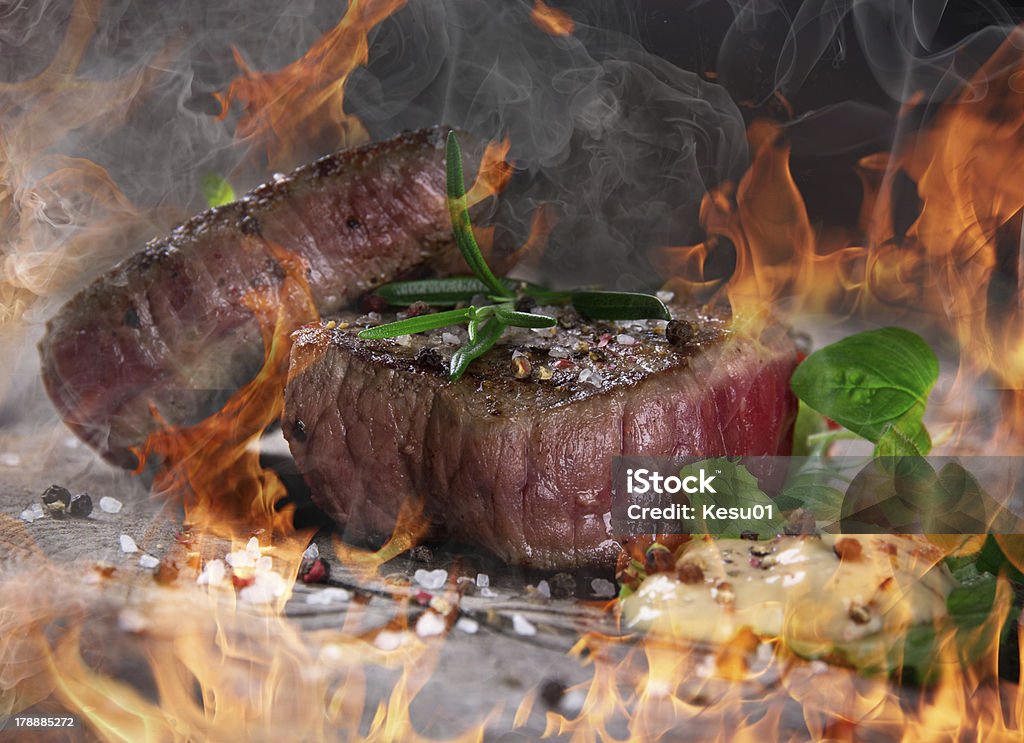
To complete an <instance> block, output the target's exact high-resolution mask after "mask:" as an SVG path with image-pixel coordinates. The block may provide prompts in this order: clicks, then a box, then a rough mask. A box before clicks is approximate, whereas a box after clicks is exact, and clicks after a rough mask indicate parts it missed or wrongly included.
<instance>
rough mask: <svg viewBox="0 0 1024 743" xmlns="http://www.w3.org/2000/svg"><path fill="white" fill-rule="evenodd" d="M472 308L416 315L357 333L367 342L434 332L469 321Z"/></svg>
mask: <svg viewBox="0 0 1024 743" xmlns="http://www.w3.org/2000/svg"><path fill="white" fill-rule="evenodd" d="M473 309H474V308H472V307H466V308H464V309H461V310H448V311H447V312H435V313H433V314H430V315H417V316H416V317H407V318H406V319H405V320H398V321H397V322H389V323H387V324H386V325H378V326H377V327H374V328H367V329H366V330H362V331H360V332H359V337H360V338H365V339H368V340H373V339H379V338H394V337H396V336H399V335H411V334H413V333H422V332H423V331H425V330H436V329H437V328H446V327H448V326H449V325H461V324H462V323H464V322H467V321H468V320H470V319H471V317H472V313H473Z"/></svg>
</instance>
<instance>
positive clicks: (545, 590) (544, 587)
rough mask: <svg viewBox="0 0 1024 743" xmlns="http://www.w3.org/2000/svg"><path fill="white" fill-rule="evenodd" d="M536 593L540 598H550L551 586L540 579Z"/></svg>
mask: <svg viewBox="0 0 1024 743" xmlns="http://www.w3.org/2000/svg"><path fill="white" fill-rule="evenodd" d="M537 595H538V596H540V597H541V598H542V599H549V598H551V586H550V585H549V584H548V582H547V581H546V580H542V581H541V582H540V583H538V584H537Z"/></svg>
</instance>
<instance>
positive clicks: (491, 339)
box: [449, 317, 506, 382]
mask: <svg viewBox="0 0 1024 743" xmlns="http://www.w3.org/2000/svg"><path fill="white" fill-rule="evenodd" d="M505 327H506V326H505V324H504V323H503V322H501V321H500V320H499V319H498V318H496V317H492V318H491V319H490V320H488V321H487V322H486V323H484V325H483V327H480V328H477V331H476V337H475V338H474V339H473V340H471V341H470V342H469V343H467V344H466V345H464V346H462V347H461V348H460V349H459V350H457V351H456V352H455V353H454V354H452V361H451V366H450V368H449V377H450V378H451V380H452V381H453V382H458V381H459V380H460V379H461V378H462V375H463V374H464V373H465V372H466V369H467V368H469V365H470V364H471V363H472V362H473V360H474V359H478V358H480V357H481V356H483V355H484V354H485V353H487V352H488V351H490V350H491V349H492V348H493V347H494V344H495V343H497V342H498V339H499V338H501V336H502V334H503V333H504V332H505Z"/></svg>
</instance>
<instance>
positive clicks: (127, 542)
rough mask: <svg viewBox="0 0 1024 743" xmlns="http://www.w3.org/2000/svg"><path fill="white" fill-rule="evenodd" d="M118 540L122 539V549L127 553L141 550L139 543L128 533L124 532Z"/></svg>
mask: <svg viewBox="0 0 1024 743" xmlns="http://www.w3.org/2000/svg"><path fill="white" fill-rule="evenodd" d="M118 541H120V543H121V551H122V552H124V553H125V554H126V555H127V554H131V553H132V552H138V551H139V545H137V544H135V540H134V539H132V538H131V537H129V536H128V535H127V534H122V535H121V536H120V537H119V538H118Z"/></svg>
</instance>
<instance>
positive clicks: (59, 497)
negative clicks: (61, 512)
mask: <svg viewBox="0 0 1024 743" xmlns="http://www.w3.org/2000/svg"><path fill="white" fill-rule="evenodd" d="M70 502H71V493H70V491H69V490H68V489H67V488H62V487H61V486H60V485H51V486H50V487H48V488H47V489H46V490H44V491H43V505H47V506H49V505H52V504H54V503H60V504H62V505H63V506H64V507H65V508H67V506H68V504H69V503H70Z"/></svg>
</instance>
